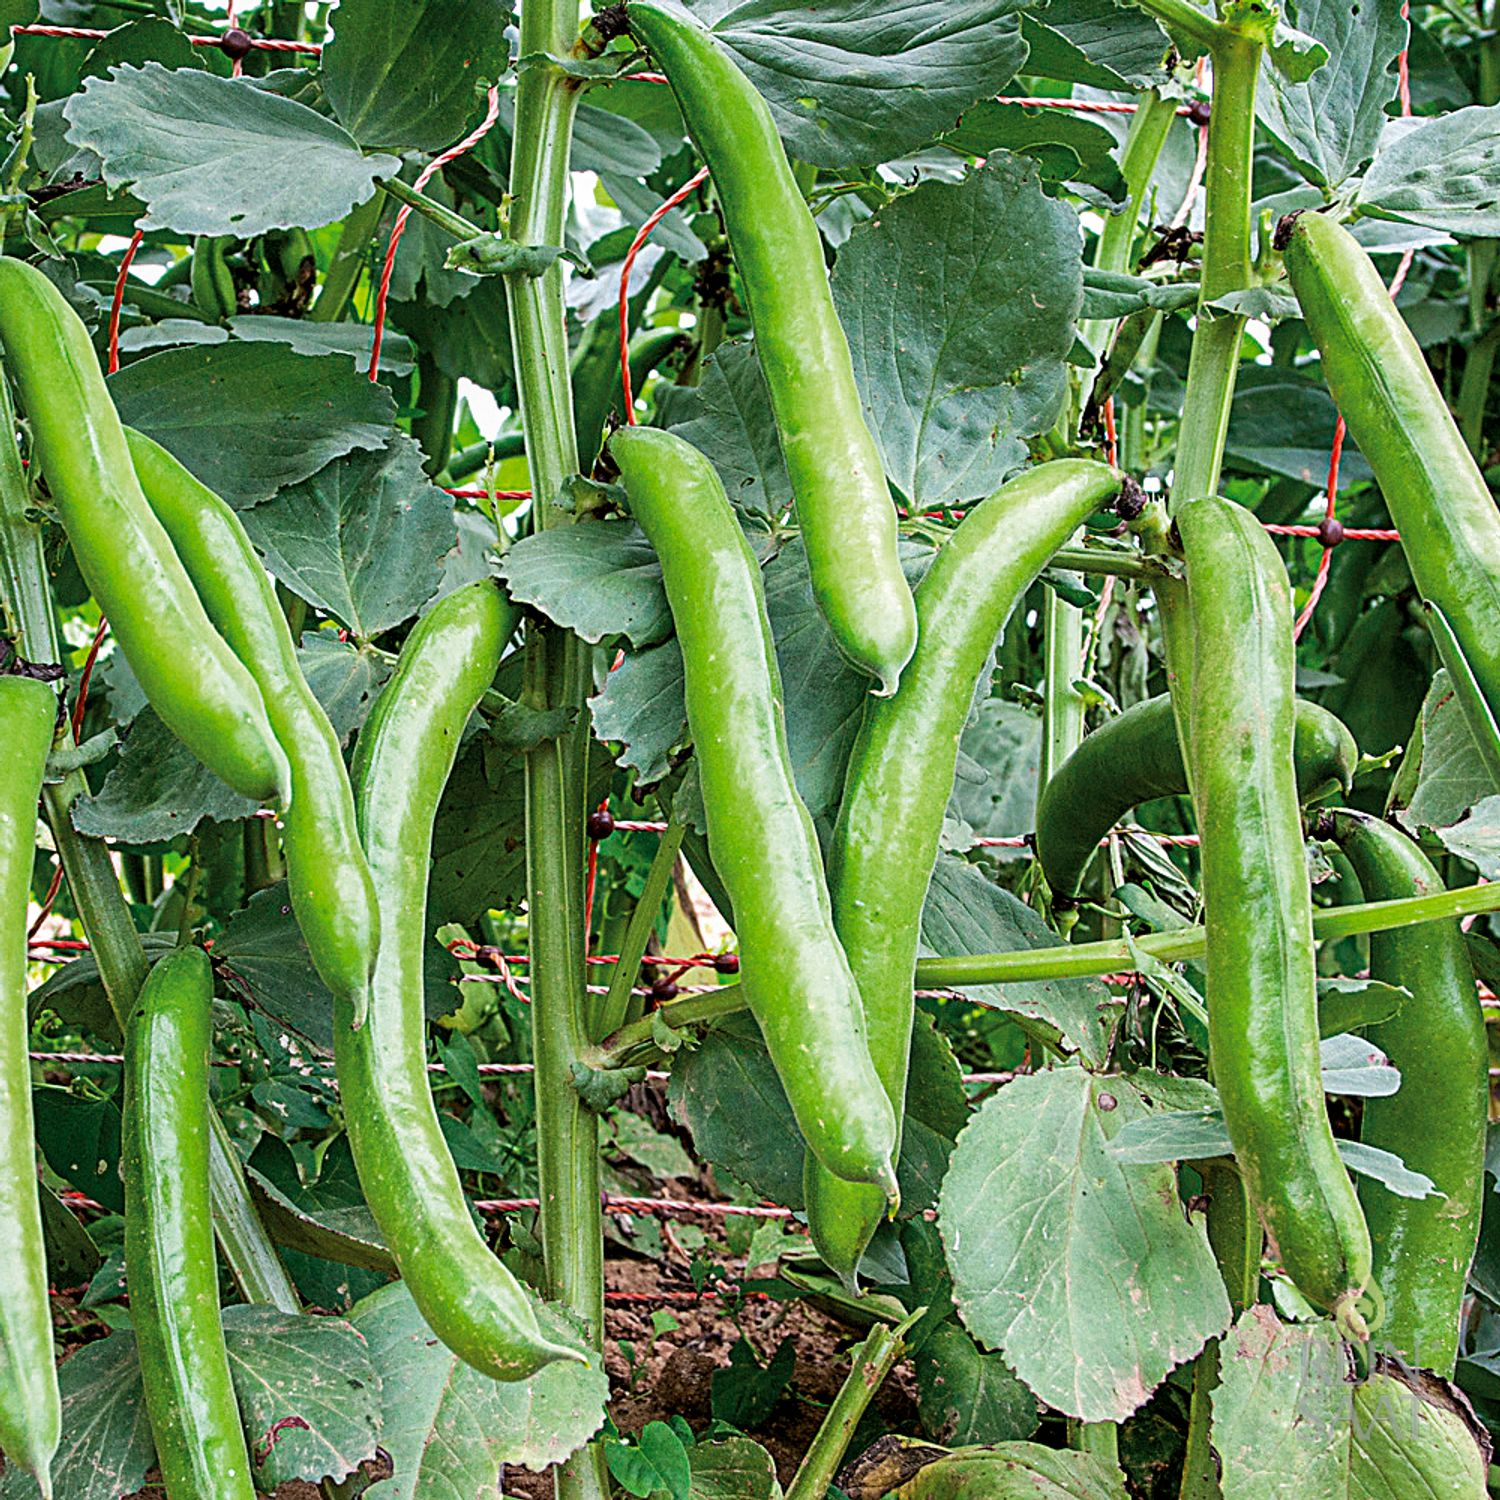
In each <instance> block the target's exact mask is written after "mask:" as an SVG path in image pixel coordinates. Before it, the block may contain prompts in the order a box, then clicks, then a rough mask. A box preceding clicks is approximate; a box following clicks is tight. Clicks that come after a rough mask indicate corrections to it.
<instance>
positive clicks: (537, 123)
mask: <svg viewBox="0 0 1500 1500" xmlns="http://www.w3.org/2000/svg"><path fill="white" fill-rule="evenodd" d="M578 19H579V16H578V0H527V3H526V4H525V5H524V6H523V7H522V10H521V38H520V52H521V56H522V57H528V58H532V59H534V60H536V61H535V62H534V63H533V65H532V66H530V67H527V68H525V69H523V70H522V71H521V74H520V77H519V79H518V81H517V85H516V115H515V130H514V137H513V144H512V151H511V174H510V192H511V212H510V232H511V235H512V236H513V237H514V238H515V239H516V240H517V241H518V242H519V243H520V244H523V245H561V244H563V243H564V238H563V234H564V227H565V218H566V213H567V195H568V163H569V155H570V151H571V144H572V133H573V119H574V116H575V114H576V113H577V108H578V90H577V86H576V83H575V82H574V81H573V80H571V79H569V78H568V77H567V75H566V74H565V73H564V72H563V71H562V69H560V68H559V67H557V66H555V65H553V64H551V63H547V62H544V61H541V59H544V58H547V57H563V56H566V55H567V54H568V53H569V52H570V51H571V50H572V48H573V47H574V45H575V43H576V41H577V36H578ZM509 294H510V295H509V299H508V300H509V303H510V328H511V344H512V347H513V348H514V350H515V374H516V388H517V391H518V394H519V397H520V403H519V404H520V409H521V423H522V428H523V431H524V433H525V437H526V454H527V459H528V461H529V463H530V467H531V488H532V491H533V494H534V496H535V498H534V500H533V502H532V506H533V508H532V517H533V524H534V525H535V527H536V529H538V530H544V529H547V528H549V527H552V526H561V525H567V524H569V523H570V522H571V520H572V519H573V514H572V512H571V511H569V510H568V509H567V508H566V507H565V506H564V505H563V504H561V503H560V499H561V495H562V488H563V484H564V481H566V480H567V478H568V477H569V476H570V475H571V474H574V473H576V472H577V469H578V452H577V444H576V440H575V437H574V431H573V396H572V387H571V382H570V378H569V370H568V335H567V326H566V323H565V320H564V305H563V281H562V267H561V265H560V264H558V265H553V266H552V267H550V268H549V269H548V270H547V271H546V272H545V273H544V274H543V275H541V276H539V277H535V278H530V277H527V278H515V279H514V280H513V282H512V284H511V285H510V287H509ZM589 679H590V657H589V653H588V651H587V649H586V648H585V647H584V646H583V644H582V643H581V642H580V641H579V640H578V638H577V637H576V636H574V635H572V634H571V633H569V632H566V631H562V630H559V629H557V628H556V627H555V626H552V625H550V624H545V623H541V622H534V623H533V624H532V625H531V626H530V627H528V637H527V642H526V664H525V687H524V698H525V701H526V703H527V705H528V706H529V707H532V708H536V709H539V710H543V711H545V710H547V709H552V708H559V707H567V708H574V709H576V710H577V717H576V721H575V724H574V727H573V728H572V729H570V730H569V731H568V732H567V733H566V734H564V735H562V736H560V737H559V738H557V739H553V740H547V741H544V742H543V743H542V744H540V745H538V746H537V747H536V748H535V749H533V750H530V751H528V752H527V756H526V873H527V898H528V900H527V913H528V915H527V923H528V931H529V936H530V946H531V959H532V992H531V1019H532V1046H533V1053H534V1056H535V1061H536V1102H537V1178H538V1184H539V1196H540V1198H541V1205H542V1207H541V1239H542V1251H543V1256H544V1259H545V1263H546V1268H547V1289H548V1292H549V1293H550V1295H551V1296H552V1297H554V1298H555V1299H557V1300H558V1301H560V1302H561V1303H563V1305H564V1306H565V1307H567V1309H568V1310H569V1311H570V1312H571V1313H573V1314H574V1316H576V1317H577V1318H579V1319H580V1320H581V1321H582V1322H583V1325H584V1328H585V1331H586V1337H587V1339H588V1341H589V1345H590V1347H591V1348H592V1349H593V1350H594V1351H595V1354H596V1356H597V1357H598V1358H600V1359H602V1358H603V1349H604V1225H603V1218H602V1215H601V1210H600V1185H599V1133H598V1119H597V1117H596V1116H595V1115H593V1114H592V1113H590V1112H589V1111H588V1110H586V1109H585V1108H584V1107H583V1102H582V1100H581V1099H580V1098H579V1096H578V1094H577V1092H576V1091H575V1089H574V1087H573V1079H572V1074H571V1065H572V1064H573V1063H574V1062H576V1061H577V1060H578V1059H579V1058H580V1057H581V1056H582V1054H583V1051H584V1049H585V1047H586V1046H587V1044H588V1042H589V1040H590V1038H589V1034H588V1021H589V1003H590V1002H589V996H588V992H587V990H586V988H585V976H584V969H585V963H584V960H585V946H584V945H585V940H586V939H585V933H584V913H583V884H584V882H583V872H584V863H585V860H584V846H585V837H584V823H585V818H586V814H587V807H586V799H587V774H586V773H587V764H588V745H589V729H588V722H589V721H588V713H587V709H586V706H585V704H584V697H585V694H586V693H587V691H588V687H589ZM609 1492H610V1485H609V1474H608V1470H607V1469H606V1468H605V1464H604V1452H603V1449H602V1448H601V1447H600V1446H599V1444H597V1443H591V1444H590V1445H589V1446H588V1447H586V1448H584V1449H582V1450H580V1451H579V1452H578V1453H576V1454H574V1456H573V1457H572V1458H571V1459H569V1460H568V1462H567V1463H565V1464H563V1465H562V1466H561V1467H560V1468H559V1470H558V1473H557V1480H556V1495H557V1500H608V1497H609Z"/></svg>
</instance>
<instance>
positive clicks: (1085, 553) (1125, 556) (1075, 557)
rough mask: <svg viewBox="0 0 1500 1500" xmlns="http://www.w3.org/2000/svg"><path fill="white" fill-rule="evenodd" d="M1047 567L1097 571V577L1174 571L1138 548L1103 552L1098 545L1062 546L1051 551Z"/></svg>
mask: <svg viewBox="0 0 1500 1500" xmlns="http://www.w3.org/2000/svg"><path fill="white" fill-rule="evenodd" d="M1047 566H1048V567H1049V568H1060V569H1062V570H1064V571H1065V572H1069V573H1097V574H1099V575H1100V576H1101V577H1109V576H1113V577H1115V578H1146V579H1150V580H1151V581H1152V582H1156V581H1157V580H1160V579H1163V578H1172V577H1174V576H1175V575H1174V574H1173V572H1172V570H1171V569H1170V568H1168V567H1167V566H1166V565H1165V564H1164V563H1162V562H1160V561H1159V560H1158V559H1156V558H1154V557H1147V556H1143V555H1142V554H1141V553H1138V552H1106V551H1105V550H1104V549H1103V548H1102V547H1064V548H1063V549H1062V551H1061V552H1054V553H1053V554H1052V561H1051V562H1049V563H1048V564H1047Z"/></svg>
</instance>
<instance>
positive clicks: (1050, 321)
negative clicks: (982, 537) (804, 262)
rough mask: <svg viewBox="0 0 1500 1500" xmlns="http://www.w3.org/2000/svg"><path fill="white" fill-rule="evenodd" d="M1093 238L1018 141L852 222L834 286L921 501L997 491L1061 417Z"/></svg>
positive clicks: (915, 498) (890, 436)
mask: <svg viewBox="0 0 1500 1500" xmlns="http://www.w3.org/2000/svg"><path fill="white" fill-rule="evenodd" d="M1082 253H1083V240H1082V237H1081V235H1080V233H1079V228H1078V215H1077V213H1076V212H1075V211H1074V210H1073V208H1072V207H1070V206H1069V205H1067V204H1065V203H1060V202H1058V201H1057V200H1056V199H1053V198H1049V197H1047V195H1046V194H1045V193H1044V192H1043V191H1042V186H1041V180H1040V174H1039V172H1038V168H1037V165H1036V163H1035V162H1033V161H1031V160H1029V159H1027V158H1025V157H1018V156H1012V155H1011V154H1010V153H1009V152H1005V151H1001V152H997V153H996V154H995V155H993V156H992V157H990V158H989V160H988V161H987V162H986V163H985V164H984V166H983V167H980V168H978V169H976V170H975V171H973V172H971V173H970V174H969V175H968V176H966V177H965V178H964V179H963V181H962V182H957V183H950V182H926V183H924V184H923V185H922V186H921V187H919V188H917V190H916V191H915V192H912V193H908V194H907V195H905V196H904V197H901V198H898V199H896V201H895V202H893V203H892V204H891V205H890V206H889V207H888V208H886V209H884V210H882V212H881V213H880V214H879V215H878V216H877V217H876V218H874V219H872V220H870V221H869V222H868V223H866V224H864V225H861V226H860V227H859V228H858V229H856V230H855V231H854V233H853V234H851V235H850V236H849V239H848V241H847V242H846V243H845V245H844V246H843V248H842V250H841V251H840V252H839V258H838V264H837V265H836V266H835V268H834V274H833V291H834V299H835V301H836V303H837V305H838V310H839V316H840V318H841V319H842V320H843V323H844V327H845V328H846V329H847V330H848V333H849V347H850V352H851V353H852V355H853V356H854V371H855V376H856V378H857V379H858V381H859V388H860V395H861V397H862V398H863V401H864V405H865V414H866V417H867V419H868V420H869V423H870V428H871V431H872V432H873V433H874V434H875V440H876V442H878V443H879V444H880V449H881V453H882V455H883V457H884V459H885V467H886V471H887V472H888V473H889V474H890V476H891V478H892V479H893V480H894V481H895V482H896V484H897V485H898V486H899V487H900V488H901V490H902V491H903V493H904V494H905V495H906V496H907V497H908V498H909V499H910V500H911V502H912V504H913V505H914V506H916V507H917V508H919V509H923V510H926V509H931V508H933V507H935V506H943V505H956V504H959V503H961V502H963V501H966V500H974V499H978V498H979V497H981V496H983V495H987V494H988V493H989V492H990V491H991V490H993V489H995V488H996V486H997V485H999V483H1000V482H1001V480H1003V479H1004V478H1005V477H1006V475H1007V474H1009V473H1011V472H1012V471H1014V470H1016V469H1018V468H1020V467H1021V466H1022V465H1023V464H1024V463H1025V461H1026V444H1025V439H1027V438H1029V437H1031V436H1032V435H1033V434H1035V433H1038V432H1041V431H1044V430H1045V429H1046V428H1048V427H1050V426H1051V425H1052V423H1053V421H1054V420H1055V419H1056V417H1057V414H1058V411H1059V410H1060V408H1061V404H1062V400H1063V397H1064V394H1065V393H1066V389H1067V366H1066V364H1065V360H1066V357H1067V354H1068V351H1069V350H1070V349H1071V348H1072V346H1073V339H1074V323H1075V321H1076V319H1077V317H1078V313H1079V310H1080V308H1081V307H1082V305H1083V260H1082Z"/></svg>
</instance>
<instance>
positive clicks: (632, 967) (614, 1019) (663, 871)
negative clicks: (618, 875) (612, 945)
mask: <svg viewBox="0 0 1500 1500" xmlns="http://www.w3.org/2000/svg"><path fill="white" fill-rule="evenodd" d="M686 833H687V824H686V823H675V822H674V823H669V824H668V825H667V831H666V832H665V833H664V834H662V836H661V842H660V843H659V844H657V846H656V853H655V854H654V855H653V856H652V859H651V868H650V869H649V870H648V871H647V872H646V888H645V889H644V890H643V891H642V892H641V899H640V900H639V901H637V902H636V905H635V910H634V911H633V912H632V913H631V914H630V925H629V927H627V928H626V929H625V940H624V942H623V943H621V945H620V961H619V963H617V964H616V965H615V971H614V973H613V974H612V975H611V976H610V980H609V993H608V994H607V995H606V996H605V997H604V1004H603V1005H602V1006H601V1007H600V1010H599V1024H598V1028H597V1029H598V1030H599V1031H600V1032H602V1033H603V1034H605V1035H608V1034H609V1033H610V1032H611V1031H614V1030H616V1028H618V1027H620V1026H623V1025H624V1024H625V1017H626V1015H627V1014H628V1013H629V1010H630V992H631V990H632V989H633V988H634V987H635V981H636V978H637V976H638V975H639V974H640V972H641V959H642V958H644V957H645V954H646V944H647V943H649V942H650V941H651V934H652V932H653V930H654V929H655V927H656V918H657V915H658V913H659V912H660V911H661V903H662V900H663V898H664V897H665V896H666V894H667V887H668V886H669V885H671V883H672V868H673V866H674V865H675V864H676V863H677V851H678V850H679V849H681V848H682V839H683V835H684V834H686Z"/></svg>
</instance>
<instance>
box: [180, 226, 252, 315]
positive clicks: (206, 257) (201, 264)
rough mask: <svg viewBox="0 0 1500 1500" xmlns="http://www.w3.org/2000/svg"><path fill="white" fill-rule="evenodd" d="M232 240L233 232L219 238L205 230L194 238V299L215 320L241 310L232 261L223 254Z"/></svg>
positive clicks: (192, 280) (191, 280) (191, 277)
mask: <svg viewBox="0 0 1500 1500" xmlns="http://www.w3.org/2000/svg"><path fill="white" fill-rule="evenodd" d="M233 243H234V238H233V236H232V235H226V236H224V237H222V238H220V237H218V236H216V235H210V234H204V235H199V236H198V238H197V239H196V240H194V241H193V259H192V271H191V273H190V284H191V286H192V289H193V301H194V303H196V304H197V306H198V308H199V309H200V311H202V312H205V313H207V314H208V315H209V317H211V318H213V319H214V320H215V321H216V322H222V321H223V320H224V319H225V318H232V317H234V315H235V314H236V313H237V312H239V310H240V299H239V293H238V292H237V291H236V290H235V285H234V275H233V273H232V272H231V271H230V269H229V262H228V261H227V260H225V258H224V253H225V251H226V250H227V249H228V248H229V246H230V245H232V244H233Z"/></svg>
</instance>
